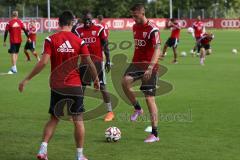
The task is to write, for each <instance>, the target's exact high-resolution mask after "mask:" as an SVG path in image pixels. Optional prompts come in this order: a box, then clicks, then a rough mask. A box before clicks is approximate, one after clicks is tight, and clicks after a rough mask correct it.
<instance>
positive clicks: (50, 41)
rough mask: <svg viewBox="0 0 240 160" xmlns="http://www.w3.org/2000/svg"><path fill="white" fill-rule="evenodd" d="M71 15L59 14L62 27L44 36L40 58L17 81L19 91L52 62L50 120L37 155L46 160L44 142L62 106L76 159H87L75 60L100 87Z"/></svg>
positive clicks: (52, 128) (50, 133) (47, 138)
mask: <svg viewBox="0 0 240 160" xmlns="http://www.w3.org/2000/svg"><path fill="white" fill-rule="evenodd" d="M73 18H74V17H73V14H72V12H70V11H64V12H63V13H62V14H61V15H60V17H59V26H60V28H61V30H60V31H59V32H57V33H55V34H53V35H51V36H49V37H47V38H46V39H45V42H44V48H43V55H42V57H41V60H40V61H39V62H38V63H37V64H36V66H35V67H34V68H33V70H32V72H31V73H30V74H29V75H28V76H27V77H26V78H25V79H24V80H23V81H22V82H21V83H20V84H19V91H20V92H22V91H23V89H24V87H25V85H26V84H27V83H28V82H29V81H30V80H31V79H32V78H33V77H34V76H36V75H37V74H38V73H40V72H41V71H42V69H43V68H44V67H45V66H46V65H47V63H48V61H49V59H50V61H51V76H50V86H51V101H50V108H49V113H50V120H49V121H48V122H47V124H46V126H45V129H44V132H43V140H42V144H41V146H40V150H39V153H38V154H37V158H38V159H39V160H48V157H47V145H48V142H49V141H50V139H51V137H52V136H53V134H54V131H55V128H56V126H57V124H58V122H59V120H60V119H59V117H60V115H62V114H64V113H62V112H63V109H64V106H66V107H67V109H68V115H70V116H71V117H72V120H73V123H74V127H75V131H74V136H75V141H76V147H77V160H87V158H85V157H84V155H83V142H84V132H85V129H84V123H83V117H82V116H83V112H84V106H83V94H82V84H81V79H80V74H79V69H78V67H79V66H78V61H79V58H80V56H81V61H83V62H84V63H86V64H87V65H88V66H89V68H90V71H91V74H92V76H93V77H94V79H95V80H94V87H95V88H96V89H99V88H100V84H99V80H98V76H97V71H96V68H95V66H94V64H93V62H92V60H91V58H90V55H89V51H88V48H87V46H86V44H85V42H84V41H83V40H82V39H80V38H79V37H77V36H76V35H75V34H73V33H72V32H71V28H72V22H73ZM59 111H60V115H58V112H59Z"/></svg>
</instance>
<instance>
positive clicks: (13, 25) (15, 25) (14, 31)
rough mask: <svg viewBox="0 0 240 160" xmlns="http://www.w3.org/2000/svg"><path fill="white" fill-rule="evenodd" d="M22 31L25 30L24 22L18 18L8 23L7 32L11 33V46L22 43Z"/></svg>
mask: <svg viewBox="0 0 240 160" xmlns="http://www.w3.org/2000/svg"><path fill="white" fill-rule="evenodd" d="M22 29H24V25H23V22H22V21H21V20H20V19H18V18H13V19H12V20H10V21H9V22H8V23H7V25H6V28H5V30H6V31H9V35H10V38H9V39H10V43H11V44H15V43H21V42H22V34H21V32H22Z"/></svg>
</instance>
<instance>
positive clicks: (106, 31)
mask: <svg viewBox="0 0 240 160" xmlns="http://www.w3.org/2000/svg"><path fill="white" fill-rule="evenodd" d="M97 20H98V22H97V23H98V24H101V25H102V26H103V27H104V29H105V33H106V37H107V40H108V37H109V27H108V25H107V24H106V23H104V22H103V15H98V16H97Z"/></svg>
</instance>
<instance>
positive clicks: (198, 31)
mask: <svg viewBox="0 0 240 160" xmlns="http://www.w3.org/2000/svg"><path fill="white" fill-rule="evenodd" d="M192 28H193V29H194V37H195V39H196V42H198V40H199V39H200V38H201V36H202V35H203V34H204V33H205V26H204V23H203V22H202V21H201V16H198V17H197V20H196V21H195V22H194V23H193V26H192ZM196 50H197V53H199V52H200V47H199V46H197V43H196V45H195V46H194V48H193V53H195V52H196Z"/></svg>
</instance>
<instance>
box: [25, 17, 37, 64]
mask: <svg viewBox="0 0 240 160" xmlns="http://www.w3.org/2000/svg"><path fill="white" fill-rule="evenodd" d="M28 34H29V39H30V40H31V41H27V42H26V44H25V47H24V53H25V55H26V57H27V61H31V58H30V56H29V53H28V50H30V51H31V53H32V54H33V55H34V56H35V57H36V59H37V60H38V61H39V60H40V58H39V56H38V54H37V52H36V50H35V47H36V39H37V28H36V21H35V20H31V21H30V23H29V26H28Z"/></svg>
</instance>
